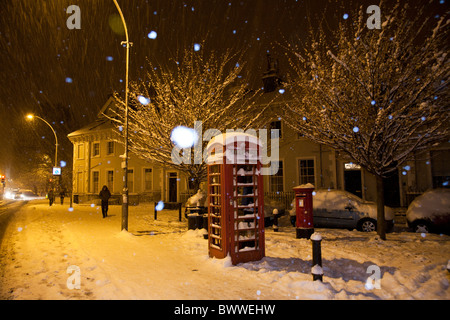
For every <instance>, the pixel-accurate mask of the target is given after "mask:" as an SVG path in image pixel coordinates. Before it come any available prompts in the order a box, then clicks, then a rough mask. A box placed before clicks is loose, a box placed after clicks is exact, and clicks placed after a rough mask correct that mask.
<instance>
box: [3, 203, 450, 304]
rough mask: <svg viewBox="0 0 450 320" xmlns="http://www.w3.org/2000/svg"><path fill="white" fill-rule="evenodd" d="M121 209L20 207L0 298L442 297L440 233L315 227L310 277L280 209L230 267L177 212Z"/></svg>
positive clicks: (447, 276)
mask: <svg viewBox="0 0 450 320" xmlns="http://www.w3.org/2000/svg"><path fill="white" fill-rule="evenodd" d="M129 212H130V214H129V232H125V231H120V220H121V207H120V206H110V211H109V214H110V217H108V218H106V219H103V218H102V214H101V208H99V207H98V206H94V205H93V206H89V205H74V208H73V211H69V208H68V205H64V206H61V205H58V204H55V205H53V206H52V207H49V206H48V204H47V203H46V202H44V201H34V202H30V203H29V204H28V205H27V206H24V207H22V208H21V209H20V211H19V212H17V213H16V214H15V218H14V219H13V221H12V222H11V223H10V225H9V227H8V229H7V230H6V234H5V238H4V241H3V243H2V248H1V250H2V257H1V259H0V263H1V265H0V267H1V268H0V270H2V273H1V279H0V280H1V282H0V298H2V299H175V300H178V299H186V300H188V299H189V300H190V299H208V300H209V299H214V300H216V299H221V300H228V299H244V300H248V299H255V300H256V299H261V300H263V299H446V300H448V299H450V288H449V286H450V285H449V282H450V273H449V272H448V271H447V264H448V261H449V259H450V237H449V236H446V235H437V234H423V235H421V234H416V233H410V232H399V233H390V234H388V235H387V238H388V240H387V241H382V240H379V239H378V237H377V235H376V234H375V233H361V232H358V231H348V230H337V229H316V231H317V232H319V233H320V234H321V235H322V238H323V241H322V261H323V271H324V277H323V282H320V281H312V276H311V273H310V272H311V267H312V266H311V256H312V249H311V247H312V246H311V241H310V240H305V239H296V238H295V229H294V228H293V227H291V226H289V223H288V217H285V218H283V219H282V221H281V222H282V223H281V227H280V232H278V233H275V232H273V231H272V228H267V229H266V257H265V258H263V259H262V260H260V261H255V262H249V263H244V264H239V265H237V266H233V265H231V262H230V259H224V260H218V259H211V258H209V257H208V251H207V240H204V239H203V231H201V230H195V231H193V230H189V231H188V230H187V223H186V221H185V220H184V217H183V221H182V222H178V212H177V211H169V210H163V211H161V212H159V214H158V220H157V221H154V219H153V206H152V205H142V204H141V205H140V206H136V207H130V210H129ZM76 270H78V271H79V275H80V277H79V280H80V282H79V285H80V286H79V289H76V284H77V281H76V278H77V272H76ZM68 272H69V273H68ZM378 272H379V275H380V280H379V281H375V278H376V276H377V274H378ZM369 277H370V278H369ZM368 278H369V281H368ZM68 280H69V284H68ZM74 286H75V288H73V287H74ZM378 286H379V289H378V288H377V287H378ZM70 287H72V288H73V289H70Z"/></svg>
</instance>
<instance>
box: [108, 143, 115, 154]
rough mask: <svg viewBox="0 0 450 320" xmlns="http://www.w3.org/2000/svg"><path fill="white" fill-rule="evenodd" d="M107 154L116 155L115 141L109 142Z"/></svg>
mask: <svg viewBox="0 0 450 320" xmlns="http://www.w3.org/2000/svg"><path fill="white" fill-rule="evenodd" d="M106 154H108V155H111V154H114V141H108V143H107V145H106Z"/></svg>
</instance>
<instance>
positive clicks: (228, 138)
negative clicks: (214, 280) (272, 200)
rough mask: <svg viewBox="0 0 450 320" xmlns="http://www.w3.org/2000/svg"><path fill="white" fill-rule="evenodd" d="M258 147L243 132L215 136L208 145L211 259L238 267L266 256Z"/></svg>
mask: <svg viewBox="0 0 450 320" xmlns="http://www.w3.org/2000/svg"><path fill="white" fill-rule="evenodd" d="M260 147H261V143H260V141H259V139H258V138H257V137H255V136H252V135H249V134H245V133H227V134H221V135H218V136H216V137H214V138H212V139H211V141H210V142H209V144H208V146H207V152H208V159H207V166H208V252H209V256H210V257H215V258H225V257H227V256H228V255H230V257H231V262H232V263H233V264H238V263H242V262H248V261H255V260H260V259H261V258H263V257H264V255H265V244H264V192H263V176H262V174H261V162H260Z"/></svg>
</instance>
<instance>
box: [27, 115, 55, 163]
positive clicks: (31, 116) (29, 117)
mask: <svg viewBox="0 0 450 320" xmlns="http://www.w3.org/2000/svg"><path fill="white" fill-rule="evenodd" d="M34 118H37V119H39V120H42V121H44V122H45V123H46V124H47V125H48V126H49V127H50V129H52V131H53V134H54V135H55V167H57V166H58V137H57V136H56V132H55V130H54V129H53V127H52V126H51V125H50V123H48V122H47V121H45V120H44V119H42V118H41V117H38V116H35V115H34V114H31V113H30V114H28V115H27V119H28V120H33V119H34Z"/></svg>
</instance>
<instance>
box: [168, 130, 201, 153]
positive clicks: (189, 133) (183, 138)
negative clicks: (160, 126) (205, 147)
mask: <svg viewBox="0 0 450 320" xmlns="http://www.w3.org/2000/svg"><path fill="white" fill-rule="evenodd" d="M170 140H171V141H172V142H173V143H175V145H177V146H178V147H179V148H181V149H185V148H190V147H192V146H194V145H195V144H196V143H197V141H198V134H197V131H195V130H194V129H192V128H188V127H185V126H178V127H175V128H174V129H173V130H172V133H171V135H170Z"/></svg>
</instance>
